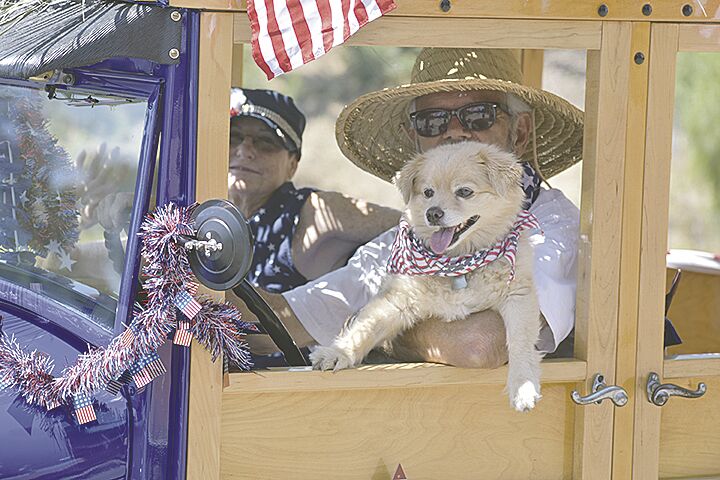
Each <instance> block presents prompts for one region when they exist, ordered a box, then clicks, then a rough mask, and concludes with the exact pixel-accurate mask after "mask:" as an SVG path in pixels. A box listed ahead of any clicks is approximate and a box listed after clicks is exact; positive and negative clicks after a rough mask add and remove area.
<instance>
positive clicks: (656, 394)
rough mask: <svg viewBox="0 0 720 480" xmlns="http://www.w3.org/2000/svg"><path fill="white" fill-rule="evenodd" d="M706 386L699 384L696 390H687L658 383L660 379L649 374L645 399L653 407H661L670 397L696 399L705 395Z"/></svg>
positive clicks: (670, 384)
mask: <svg viewBox="0 0 720 480" xmlns="http://www.w3.org/2000/svg"><path fill="white" fill-rule="evenodd" d="M706 391H707V386H705V384H704V383H702V382H700V383H699V384H698V388H697V390H695V391H693V390H688V389H687V388H683V387H680V386H678V385H674V384H672V383H660V377H659V376H658V374H657V373H655V372H650V375H648V381H647V397H648V401H649V402H650V403H652V404H653V405H657V406H658V407H662V406H663V405H665V404H666V403H667V401H668V400H669V399H670V397H673V396H676V397H685V398H698V397H702V396H703V395H705V392H706Z"/></svg>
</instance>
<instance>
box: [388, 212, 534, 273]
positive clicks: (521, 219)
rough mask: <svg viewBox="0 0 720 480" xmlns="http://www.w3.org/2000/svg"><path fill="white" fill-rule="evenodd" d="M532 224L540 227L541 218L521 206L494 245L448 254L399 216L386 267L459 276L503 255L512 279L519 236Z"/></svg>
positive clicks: (394, 269) (401, 270)
mask: <svg viewBox="0 0 720 480" xmlns="http://www.w3.org/2000/svg"><path fill="white" fill-rule="evenodd" d="M532 228H536V229H540V223H539V222H538V219H537V218H535V215H533V214H532V213H530V212H529V211H527V210H521V211H520V213H519V214H518V217H517V220H516V221H515V224H514V225H513V227H512V229H510V231H509V232H508V234H507V235H505V238H503V239H502V240H500V241H499V242H497V243H496V244H495V245H493V246H492V247H490V248H488V249H484V250H480V251H479V252H475V253H471V254H468V255H461V256H459V257H447V256H445V255H438V254H436V253H435V252H433V251H431V250H429V249H428V248H426V247H425V245H423V243H422V242H421V241H420V239H418V238H417V237H416V236H415V234H414V233H413V231H412V228H411V227H410V224H409V223H407V221H406V220H405V219H404V218H403V219H401V220H400V227H399V228H398V233H397V235H396V236H395V241H393V244H392V251H391V252H390V258H389V259H388V265H387V271H388V273H393V274H402V275H439V276H441V277H459V276H462V275H466V274H468V273H470V272H472V271H473V270H475V269H477V268H481V267H484V266H485V265H488V264H489V263H491V262H494V261H495V260H497V259H498V258H503V257H504V258H505V259H506V260H507V261H508V262H509V263H510V280H512V279H514V278H515V255H516V254H517V245H518V239H519V238H520V234H521V233H522V232H523V231H524V230H528V229H532Z"/></svg>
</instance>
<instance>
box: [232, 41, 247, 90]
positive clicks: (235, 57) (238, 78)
mask: <svg viewBox="0 0 720 480" xmlns="http://www.w3.org/2000/svg"><path fill="white" fill-rule="evenodd" d="M243 56H244V55H243V44H241V43H238V44H234V45H233V47H232V75H231V80H230V84H231V85H232V86H233V87H242V85H243Z"/></svg>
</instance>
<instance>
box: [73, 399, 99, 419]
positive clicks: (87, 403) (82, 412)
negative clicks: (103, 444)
mask: <svg viewBox="0 0 720 480" xmlns="http://www.w3.org/2000/svg"><path fill="white" fill-rule="evenodd" d="M73 408H74V409H75V416H76V417H77V421H78V423H79V424H80V425H83V424H85V423H89V422H92V421H93V420H97V418H96V417H95V409H94V408H93V401H92V398H91V397H90V396H89V395H86V394H84V393H78V394H77V395H75V396H74V397H73Z"/></svg>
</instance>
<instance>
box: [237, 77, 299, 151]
mask: <svg viewBox="0 0 720 480" xmlns="http://www.w3.org/2000/svg"><path fill="white" fill-rule="evenodd" d="M241 116H245V117H253V118H257V119H259V120H262V121H263V122H265V123H266V124H267V126H269V127H270V128H271V129H272V130H273V131H274V132H275V133H277V134H278V136H279V137H280V138H282V139H283V141H284V142H285V146H286V147H287V149H288V150H290V151H291V152H298V153H300V149H301V148H302V134H303V131H304V130H305V115H303V113H302V112H301V111H300V110H299V109H298V108H297V107H296V106H295V101H294V100H293V99H292V98H290V97H288V96H287V95H283V94H282V93H279V92H275V91H273V90H251V89H248V88H233V89H231V91H230V118H233V117H241Z"/></svg>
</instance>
